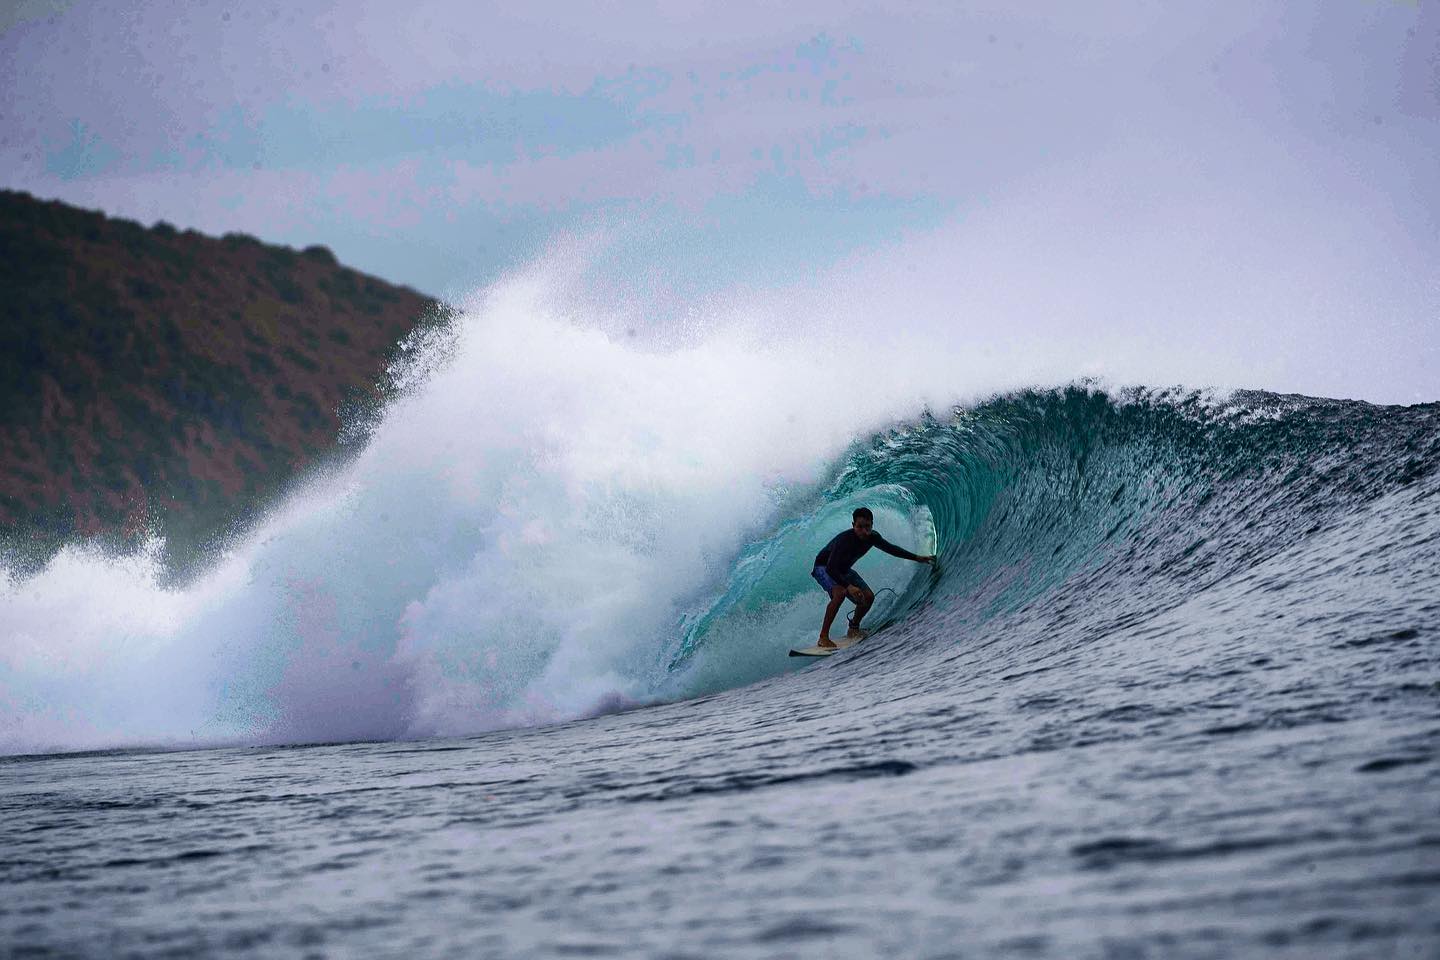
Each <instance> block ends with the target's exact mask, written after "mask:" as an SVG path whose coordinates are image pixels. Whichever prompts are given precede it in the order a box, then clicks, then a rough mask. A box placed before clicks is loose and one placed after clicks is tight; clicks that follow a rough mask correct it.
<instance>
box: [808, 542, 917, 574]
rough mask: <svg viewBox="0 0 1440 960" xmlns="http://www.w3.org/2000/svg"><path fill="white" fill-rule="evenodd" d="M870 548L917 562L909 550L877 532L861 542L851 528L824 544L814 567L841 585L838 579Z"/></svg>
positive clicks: (816, 555) (816, 557)
mask: <svg viewBox="0 0 1440 960" xmlns="http://www.w3.org/2000/svg"><path fill="white" fill-rule="evenodd" d="M871 547H879V548H880V550H881V552H882V553H888V554H890V556H892V557H900V558H901V559H902V560H919V559H920V558H919V557H917V556H916V555H915V554H913V553H911V552H910V551H909V550H905V549H902V548H900V547H897V546H895V544H893V543H891V542H890V541H889V540H886V539H885V538H884V537H882V536H880V534H879V532H877V531H872V532H871V534H870V539H869V540H861V539H860V534H858V533H856V532H855V530H854V529H853V528H852V529H850V530H846V531H844V532H842V533H838V534H836V535H835V539H834V540H831V541H830V542H829V543H827V544H825V548H824V549H823V550H821V551H820V552H819V553H817V554H815V566H817V567H824V568H825V572H826V573H828V574H830V579H831V580H834V581H835V582H836V583H843V582H844V581H843V580H841V579H840V578H841V577H842V576H844V575H845V574H846V573H849V572H850V568H851V567H853V566H854V565H855V561H856V560H859V559H860V558H861V557H863V556H865V554H867V553H869V552H870V548H871Z"/></svg>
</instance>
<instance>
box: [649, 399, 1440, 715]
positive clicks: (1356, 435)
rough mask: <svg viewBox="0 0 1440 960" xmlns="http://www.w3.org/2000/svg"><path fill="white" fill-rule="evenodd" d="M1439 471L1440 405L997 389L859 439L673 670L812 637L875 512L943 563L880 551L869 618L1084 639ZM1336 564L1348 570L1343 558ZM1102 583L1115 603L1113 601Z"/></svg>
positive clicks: (761, 669) (707, 683)
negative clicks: (849, 542) (840, 538)
mask: <svg viewBox="0 0 1440 960" xmlns="http://www.w3.org/2000/svg"><path fill="white" fill-rule="evenodd" d="M1437 465H1440V405H1435V404H1431V405H1426V406H1417V407H1408V408H1398V407H1375V406H1372V405H1369V404H1364V403H1355V402H1347V401H1332V400H1315V399H1309V398H1301V397H1287V396H1277V395H1274V394H1266V393H1242V394H1236V395H1233V396H1231V397H1228V398H1226V399H1225V400H1223V401H1217V400H1215V399H1213V398H1208V397H1206V396H1204V395H1201V394H1195V393H1189V394H1180V393H1168V392H1152V391H1145V390H1135V391H1130V392H1126V393H1122V394H1118V395H1114V394H1109V393H1104V392H1098V391H1092V390H1087V389H1083V388H1072V389H1066V390H1056V391H1026V392H1022V393H1017V394H1011V395H1007V396H1004V397H999V398H996V399H994V400H991V401H989V402H987V403H983V404H980V405H978V406H976V407H974V408H971V409H960V410H956V411H954V412H953V414H952V415H951V416H950V417H948V418H945V419H943V420H942V419H938V418H933V417H927V418H925V419H923V420H921V421H920V422H916V423H912V424H906V425H902V426H899V427H896V428H894V429H892V430H890V431H888V432H886V433H883V434H881V435H878V436H875V437H872V438H870V439H869V440H868V441H867V442H865V443H863V444H857V445H856V446H855V447H854V448H852V450H851V451H850V452H849V453H848V455H847V456H846V457H845V458H844V460H843V461H842V462H841V463H840V464H839V465H838V466H837V468H836V471H835V474H834V479H833V481H832V482H831V483H830V484H829V485H828V486H826V487H825V488H824V489H821V490H818V491H814V492H812V493H811V494H810V495H809V496H808V498H803V499H802V500H801V501H800V502H798V503H797V504H796V505H795V507H794V508H793V509H792V510H791V511H790V512H789V513H788V514H786V515H785V517H784V519H783V520H782V521H781V522H780V523H778V524H777V525H776V527H775V528H774V529H773V530H772V531H771V532H770V533H769V534H768V535H767V536H764V537H762V538H760V539H758V540H756V541H754V542H753V543H751V544H750V545H749V546H748V547H747V548H746V549H745V551H744V552H743V553H742V554H741V556H740V557H739V559H738V560H737V561H736V562H735V564H734V566H733V569H732V570H731V573H730V576H729V579H728V582H727V584H726V588H725V590H724V591H723V593H722V594H721V595H720V596H719V597H718V598H715V599H713V600H709V601H707V602H706V603H705V604H704V605H702V606H700V607H698V608H697V609H695V610H693V611H691V613H690V614H689V615H688V616H687V617H686V618H685V620H684V622H683V624H682V630H681V632H680V639H679V641H678V642H677V644H676V645H675V648H674V649H673V650H672V651H671V652H670V655H669V659H668V669H669V671H670V672H671V674H672V675H674V676H676V677H677V679H678V678H682V677H683V678H684V680H683V687H684V688H685V690H686V692H688V693H691V694H694V693H699V692H706V691H710V690H714V689H720V688H723V687H726V686H733V685H735V684H737V683H742V682H749V681H753V680H756V679H759V678H760V677H762V676H764V675H767V674H770V673H773V672H775V669H776V668H775V666H774V659H775V656H776V651H777V649H778V650H780V652H782V653H783V649H782V648H783V647H784V645H785V644H786V643H790V644H791V645H797V644H800V643H808V642H811V640H812V638H813V636H814V635H815V634H816V633H817V632H818V626H819V621H820V616H821V611H822V609H823V606H824V596H823V594H822V592H821V591H819V590H818V589H817V588H816V587H815V585H814V583H813V581H811V580H810V576H809V572H810V568H811V562H812V559H813V557H814V554H815V552H816V551H817V550H818V549H819V548H820V547H821V546H823V545H824V543H825V542H826V541H827V540H829V538H830V537H832V536H833V535H834V534H835V533H837V532H838V531H840V530H842V529H844V528H845V527H846V526H848V525H849V522H850V511H851V510H852V509H853V508H854V507H855V506H858V505H861V504H864V505H866V506H869V507H870V508H871V509H872V510H874V511H875V515H876V527H877V529H879V530H881V531H882V532H884V533H885V535H886V536H887V537H888V538H889V539H891V540H894V541H895V542H897V543H900V544H901V545H903V546H906V547H909V548H911V549H913V550H915V551H916V552H919V553H937V554H938V556H939V558H940V563H939V565H938V567H937V569H935V570H934V571H931V570H930V569H929V568H926V567H919V566H917V565H914V564H910V563H906V562H904V561H900V560H896V559H894V558H891V557H887V556H884V555H883V554H879V553H878V551H871V553H870V554H869V555H868V556H867V557H865V558H864V559H863V560H862V561H861V562H860V564H859V565H857V569H859V570H860V571H861V573H862V574H863V575H864V576H865V577H866V579H867V580H868V581H869V582H870V583H871V585H872V586H873V587H875V588H876V589H877V593H878V594H879V598H878V600H877V604H876V610H875V612H874V613H872V614H871V619H870V621H869V622H870V624H871V625H872V626H879V625H885V624H888V623H892V622H893V623H895V624H896V628H895V630H894V631H893V633H892V634H891V635H892V636H895V637H904V638H907V639H908V640H909V641H910V642H918V643H925V644H934V643H946V642H951V643H953V642H957V641H958V640H960V639H961V638H964V637H966V636H975V635H977V634H980V633H983V632H984V630H985V628H986V625H987V624H991V623H993V622H994V621H996V620H997V618H1001V617H1003V618H1004V619H1005V621H1006V624H1007V628H1014V627H1015V626H1017V625H1020V624H1025V623H1030V624H1040V623H1044V624H1048V625H1049V627H1048V629H1049V633H1050V634H1051V635H1052V636H1055V637H1068V638H1070V640H1071V641H1074V642H1078V641H1079V640H1082V639H1083V638H1084V637H1086V636H1089V635H1098V634H1102V633H1105V632H1106V631H1111V630H1114V629H1116V628H1117V627H1121V626H1125V625H1127V624H1131V623H1137V622H1140V621H1142V620H1144V619H1146V618H1147V617H1151V616H1153V615H1155V614H1156V613H1157V612H1159V611H1162V610H1165V609H1168V608H1171V607H1174V606H1177V605H1179V604H1181V603H1184V602H1186V601H1187V599H1189V598H1191V597H1195V596H1198V595H1200V594H1202V593H1203V592H1204V591H1205V590H1206V589H1207V588H1209V587H1210V586H1212V585H1214V584H1216V583H1218V582H1219V581H1221V580H1224V579H1225V578H1227V577H1231V576H1233V575H1235V574H1236V573H1238V572H1241V571H1243V570H1246V569H1248V568H1251V567H1254V566H1256V565H1258V564H1261V563H1263V562H1264V561H1265V560H1266V559H1267V558H1269V557H1273V556H1275V555H1277V554H1279V553H1281V552H1283V551H1285V550H1286V549H1288V548H1290V547H1292V546H1293V545H1295V544H1296V543H1297V542H1299V541H1300V540H1302V539H1304V538H1306V537H1310V536H1314V535H1316V534H1318V533H1320V532H1321V531H1324V530H1326V529H1329V528H1333V527H1336V526H1337V525H1341V524H1344V523H1346V522H1348V521H1349V520H1350V519H1351V518H1352V517H1353V515H1354V514H1355V513H1356V512H1357V511H1358V510H1360V509H1362V508H1363V507H1364V505H1366V504H1368V503H1370V502H1372V501H1374V500H1376V499H1378V498H1380V497H1382V496H1385V495H1386V494H1387V493H1390V492H1392V491H1396V490H1400V489H1403V488H1406V487H1408V486H1412V485H1414V484H1417V483H1426V482H1428V483H1431V484H1432V485H1433V482H1434V480H1435V477H1436V473H1437ZM1341 562H1344V560H1343V558H1341ZM1096 597H1109V598H1111V599H1110V602H1109V603H1108V604H1105V603H1102V604H1099V605H1097V604H1096V603H1094V602H1092V601H1093V600H1094V598H1096Z"/></svg>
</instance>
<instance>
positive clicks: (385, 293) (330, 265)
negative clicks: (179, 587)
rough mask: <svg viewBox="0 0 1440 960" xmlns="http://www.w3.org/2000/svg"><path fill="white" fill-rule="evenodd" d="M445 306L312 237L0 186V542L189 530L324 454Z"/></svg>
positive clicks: (189, 537) (217, 528) (232, 511)
mask: <svg viewBox="0 0 1440 960" xmlns="http://www.w3.org/2000/svg"><path fill="white" fill-rule="evenodd" d="M443 316H444V308H443V307H442V305H441V304H439V303H438V302H437V301H436V300H435V299H433V298H431V297H427V296H424V295H423V294H420V293H417V292H416V291H414V290H411V289H409V288H407V287H399V286H394V285H391V284H388V283H385V282H383V281H381V280H378V279H376V278H375V277H371V276H367V275H365V274H362V273H359V272H357V271H355V270H350V269H348V268H346V267H343V266H341V265H340V264H339V263H338V262H336V259H335V257H334V255H333V254H332V253H331V252H330V251H329V250H327V249H326V248H324V247H318V246H316V247H309V248H307V249H305V250H302V251H296V250H293V249H290V248H288V247H279V246H271V245H267V244H264V243H261V242H260V241H258V240H256V239H255V238H253V237H250V236H246V235H244V234H227V235H226V236H225V237H223V238H219V239H216V238H213V237H207V236H203V235H201V234H199V233H196V232H194V231H190V230H186V231H183V232H182V231H179V230H176V229H175V228H174V227H171V226H170V225H168V224H166V223H164V222H161V223H157V224H156V225H154V226H153V227H150V228H148V229H147V228H145V227H143V226H141V225H140V224H138V223H135V222H133V221H129V220H123V219H114V218H109V217H106V216H104V215H103V214H100V213H93V212H90V211H85V210H79V209H76V208H73V207H70V206H67V205H65V204H62V203H58V202H54V201H49V202H47V201H40V200H36V199H35V198H33V197H31V196H29V195H28V194H23V193H14V192H9V191H0V540H3V542H4V544H5V546H6V547H7V548H8V552H9V553H10V554H11V555H12V562H14V560H15V558H16V554H17V551H18V553H20V554H24V555H26V556H28V557H30V558H32V559H34V558H43V556H44V555H47V554H48V553H49V552H52V551H53V549H54V548H55V547H56V546H57V545H58V544H59V543H62V542H64V541H66V540H68V539H72V538H74V537H76V536H85V537H91V538H100V539H102V540H107V541H124V540H134V539H135V538H136V537H138V536H139V535H141V534H142V533H143V532H144V531H145V530H147V529H158V530H159V531H160V532H162V533H164V534H165V535H166V536H167V537H168V538H169V539H170V541H171V544H170V546H171V548H172V552H177V553H183V552H184V551H185V550H187V549H189V548H191V547H193V546H195V545H196V544H200V543H203V542H204V541H206V540H207V539H209V538H212V537H214V536H215V535H216V534H217V533H219V532H221V531H223V530H224V529H225V528H226V527H227V526H229V525H230V524H233V523H235V522H236V521H238V520H243V519H244V518H245V517H247V516H249V515H250V514H251V513H252V512H253V511H254V510H255V508H256V507H258V506H259V505H260V504H262V503H264V502H266V501H267V500H268V499H269V498H271V497H273V496H274V495H275V493H276V492H277V491H278V490H280V489H281V488H282V487H283V486H284V485H285V484H286V483H288V482H290V481H291V480H293V479H294V478H295V477H296V476H297V475H299V474H301V473H302V472H303V471H305V470H306V469H307V468H309V467H311V466H312V465H313V464H315V463H316V462H317V461H319V460H321V459H323V458H325V457H327V456H329V455H331V454H332V453H333V452H334V451H335V450H336V449H337V447H336V445H337V441H338V439H339V435H340V430H341V427H342V419H343V417H344V415H345V413H346V411H353V410H355V409H356V408H360V407H364V406H365V405H367V404H373V403H375V402H376V401H377V400H379V399H380V398H381V394H382V392H383V389H384V387H383V386H382V384H383V383H384V379H385V371H386V368H387V366H388V363H389V361H390V360H391V358H392V356H393V352H394V351H395V349H396V344H397V342H398V341H399V340H400V339H401V338H402V337H404V336H405V335H406V334H407V333H409V332H410V331H411V330H413V329H414V328H415V327H416V326H417V324H420V323H424V322H438V321H439V320H441V319H443Z"/></svg>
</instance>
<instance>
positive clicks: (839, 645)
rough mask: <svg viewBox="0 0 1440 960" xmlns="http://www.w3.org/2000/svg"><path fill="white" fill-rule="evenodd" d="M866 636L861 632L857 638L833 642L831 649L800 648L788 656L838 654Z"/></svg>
mask: <svg viewBox="0 0 1440 960" xmlns="http://www.w3.org/2000/svg"><path fill="white" fill-rule="evenodd" d="M868 636H870V634H869V633H865V632H862V633H861V634H860V636H858V637H840V638H838V639H837V640H836V641H835V646H833V647H801V648H800V649H799V650H791V651H790V656H792V657H828V656H830V655H831V654H832V653H839V652H840V651H841V650H844V649H846V648H847V647H853V646H855V644H857V643H859V642H860V641H861V640H864V639H865V638H866V637H868Z"/></svg>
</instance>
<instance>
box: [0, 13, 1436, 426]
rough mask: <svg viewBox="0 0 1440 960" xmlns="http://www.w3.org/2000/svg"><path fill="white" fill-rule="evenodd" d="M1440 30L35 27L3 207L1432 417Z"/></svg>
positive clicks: (1133, 24)
mask: <svg viewBox="0 0 1440 960" xmlns="http://www.w3.org/2000/svg"><path fill="white" fill-rule="evenodd" d="M1437 7H1440V5H1437V4H1435V3H1430V2H1427V0H1420V2H1418V3H1417V2H1394V0H1337V2H1333V3H1325V4H1306V3H1302V4H1296V3H1272V2H1264V0H1261V2H1246V3H1227V4H1194V3H1184V2H1175V3H1156V2H1138V0H1137V2H1120V0H1100V2H1096V3H1085V4H1075V3H1060V2H1055V3H1045V2H1040V3H1027V4H1016V3H1013V2H995V3H991V2H980V3H956V4H913V5H907V4H873V3H845V2H823V3H803V2H802V3H793V4H786V5H775V4H758V3H743V2H742V3H736V2H728V3H724V4H703V3H695V2H683V0H682V2H666V3H625V4H614V3H595V4H587V5H577V4H570V3H548V2H531V3H526V4H512V3H503V4H487V3H465V2H454V3H450V2H419V3H412V4H405V5H403V6H402V5H399V4H393V3H365V2H358V0H356V2H345V3H318V2H304V0H290V2H286V3H283V4H282V3H278V2H275V3H265V2H251V3H244V4H239V3H205V2H136V3H129V4H100V3H87V2H63V0H22V2H19V3H10V4H7V5H6V6H5V7H4V8H3V9H0V98H3V99H0V186H4V187H7V188H11V189H19V190H26V191H29V192H31V193H33V194H35V195H37V196H41V197H45V198H57V199H61V200H64V201H66V202H69V203H73V204H77V205H80V206H84V207H88V208H94V209H100V210H104V211H105V212H107V213H110V214H112V215H120V216H126V217H130V218H134V219H138V220H140V221H142V222H145V223H153V222H155V221H157V220H165V221H168V222H170V223H172V224H174V225H176V226H179V227H182V228H194V229H197V230H200V231H202V232H205V233H209V234H217V235H218V234H222V233H225V232H229V231H242V232H246V233H250V234H253V235H256V236H258V237H260V238H261V239H263V240H266V241H268V242H276V243H286V244H290V245H292V246H296V247H303V246H307V245H310V244H315V243H321V244H325V245H327V246H329V247H330V248H331V249H333V250H334V251H335V252H336V254H337V256H339V257H340V259H341V260H342V261H343V262H345V263H346V264H348V265H351V266H354V267H357V268H359V269H362V270H365V271H367V272H371V273H374V274H377V275H379V276H381V277H384V278H386V279H389V280H392V281H396V282H401V283H405V284H409V285H411V286H414V287H416V288H418V289H420V290H422V291H424V292H426V293H430V294H434V295H437V296H442V297H447V298H452V299H453V298H461V297H463V296H465V295H466V294H467V293H468V292H470V291H472V290H474V289H476V288H477V287H481V286H484V285H485V284H487V283H491V282H493V281H494V280H495V279H496V278H497V277H499V276H501V275H502V274H504V273H505V272H506V271H507V270H511V269H514V268H516V267H517V266H519V265H522V264H524V263H526V262H527V261H530V260H532V259H533V258H535V257H537V256H540V255H541V254H542V253H543V251H545V250H547V249H552V248H553V246H554V244H555V242H556V238H557V237H565V236H576V235H579V236H588V237H595V236H602V237H604V242H603V243H601V244H600V245H599V246H600V247H601V248H602V250H603V252H602V253H599V254H594V255H592V256H593V257H594V259H595V260H596V262H597V264H598V266H597V267H596V269H597V270H598V271H599V272H601V273H605V274H606V275H607V276H608V277H609V279H610V281H611V283H612V286H613V285H620V286H632V287H645V288H647V289H648V290H651V291H652V293H653V291H654V290H655V289H659V288H663V289H664V290H665V291H667V292H668V293H667V295H668V296H669V297H670V301H669V302H670V306H671V308H672V309H673V308H674V305H675V303H680V304H685V303H692V304H693V303H696V302H699V300H701V299H703V298H704V297H709V296H713V295H715V294H716V292H717V291H724V290H733V289H736V288H744V289H751V290H754V289H763V290H769V291H773V290H776V289H782V288H783V289H788V290H792V291H793V290H795V289H803V290H805V291H808V293H807V296H808V298H809V299H808V301H807V302H808V303H809V304H810V307H809V309H811V310H812V311H813V310H814V309H815V306H814V305H815V303H816V302H817V300H826V299H828V300H829V301H832V302H833V301H835V300H837V298H841V295H840V293H839V292H838V291H841V290H844V291H847V292H846V293H845V294H844V297H843V299H844V303H845V306H847V307H848V308H849V309H850V310H851V311H852V312H853V311H854V310H855V309H857V304H858V305H863V306H864V308H865V309H866V310H868V311H870V312H871V313H872V314H873V313H875V312H887V311H888V312H890V313H892V314H897V315H898V314H899V313H900V312H902V311H904V312H905V313H906V315H907V316H921V315H924V316H926V317H929V318H930V319H928V320H927V321H925V322H926V323H928V324H931V325H941V324H945V323H952V322H958V321H955V320H954V318H956V317H964V318H972V319H970V320H968V321H967V322H973V323H975V324H976V325H977V326H976V330H977V334H976V336H977V337H979V338H980V339H982V340H985V341H986V342H987V343H988V342H992V341H997V340H998V339H1000V338H1003V337H1005V336H1007V335H1008V333H1009V332H1017V333H1018V335H1019V336H1020V339H1021V340H1022V341H1023V342H1025V343H1040V344H1043V343H1061V342H1063V343H1065V344H1067V345H1074V344H1090V345H1095V344H1100V345H1105V346H1104V349H1098V348H1097V349H1096V350H1091V351H1088V353H1093V354H1095V356H1089V355H1088V353H1087V356H1086V357H1082V358H1080V359H1079V360H1077V361H1076V362H1075V363H1074V364H1073V365H1072V367H1071V368H1067V367H1066V366H1065V360H1066V358H1067V357H1068V356H1070V355H1071V354H1074V353H1075V349H1073V348H1072V347H1071V346H1067V347H1066V348H1065V349H1063V350H1062V349H1059V348H1056V349H1055V351H1054V356H1053V358H1052V360H1053V361H1054V362H1052V363H1050V364H1049V365H1048V366H1046V367H1045V369H1047V370H1049V369H1051V368H1053V369H1054V375H1055V376H1057V377H1061V378H1063V377H1065V376H1067V375H1069V376H1080V375H1087V374H1090V373H1093V372H1095V370H1096V369H1098V370H1099V372H1101V373H1106V372H1109V371H1110V369H1111V368H1110V367H1107V364H1112V365H1113V367H1114V372H1116V373H1117V375H1121V376H1124V377H1129V378H1131V379H1134V378H1146V377H1167V376H1169V377H1181V378H1188V379H1190V380H1194V379H1199V380H1204V381H1210V382H1215V383H1230V384H1233V385H1242V386H1260V387H1267V388H1271V389H1293V390H1298V391H1304V392H1317V393H1326V394H1327V395H1334V396H1356V397H1362V398H1366V399H1372V400H1379V401H1385V402H1416V401H1429V400H1436V399H1440V267H1437V264H1440V150H1437V148H1440V10H1437ZM662 299H663V298H662ZM774 299H775V302H785V296H783V295H779V294H776V295H774ZM777 309H779V308H777ZM841 312H843V311H841ZM947 318H948V319H947ZM973 318H980V319H973ZM1077 330H1083V331H1098V332H1097V333H1095V334H1094V335H1091V334H1086V335H1085V336H1081V334H1080V333H1077V332H1076V331H1077ZM1126 350H1130V351H1132V352H1134V353H1135V359H1134V362H1133V363H1131V364H1129V365H1126V364H1124V363H1120V362H1119V361H1116V360H1114V359H1113V358H1114V356H1115V355H1117V353H1124V352H1125V351H1126ZM1142 355H1143V356H1142ZM1195 356H1204V357H1207V358H1209V360H1208V361H1207V362H1206V363H1199V362H1196V363H1190V362H1189V359H1188V358H1191V357H1195ZM1156 358H1159V359H1156ZM1147 364H1148V366H1147ZM1207 364H1208V365H1207ZM1067 369H1069V370H1070V371H1071V372H1070V373H1068V374H1067V373H1066V370H1067Z"/></svg>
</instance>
